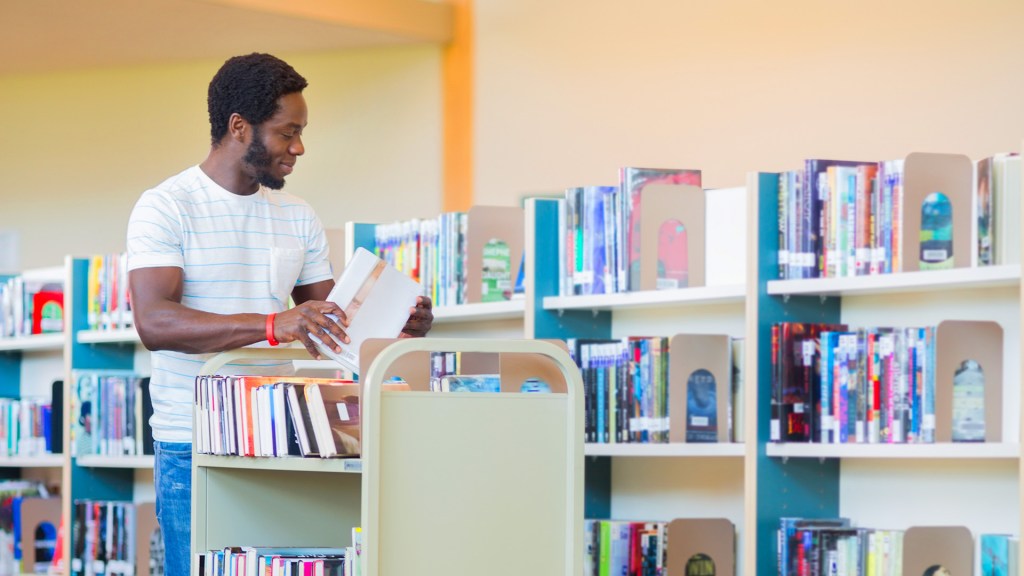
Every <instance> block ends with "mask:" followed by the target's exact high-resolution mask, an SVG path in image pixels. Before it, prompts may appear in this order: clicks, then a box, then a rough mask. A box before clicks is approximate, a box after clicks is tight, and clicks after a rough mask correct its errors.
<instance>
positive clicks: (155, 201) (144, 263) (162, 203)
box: [127, 190, 185, 270]
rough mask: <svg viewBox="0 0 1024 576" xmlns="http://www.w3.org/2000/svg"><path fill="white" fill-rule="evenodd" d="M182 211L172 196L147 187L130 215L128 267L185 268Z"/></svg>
mask: <svg viewBox="0 0 1024 576" xmlns="http://www.w3.org/2000/svg"><path fill="white" fill-rule="evenodd" d="M182 246H183V243H182V225H181V213H180V211H179V210H178V207H177V205H176V204H175V202H174V200H173V199H171V198H170V196H169V195H167V194H166V193H163V192H161V191H158V190H147V191H146V192H144V193H143V194H142V196H141V197H140V198H139V201H138V202H136V203H135V208H134V209H133V210H132V213H131V216H129V218H128V237H127V248H128V270H135V269H137V268H155V267H163V266H173V267H176V268H184V267H185V257H184V251H183V248H182Z"/></svg>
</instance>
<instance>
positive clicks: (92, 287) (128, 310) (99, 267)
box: [86, 252, 134, 330]
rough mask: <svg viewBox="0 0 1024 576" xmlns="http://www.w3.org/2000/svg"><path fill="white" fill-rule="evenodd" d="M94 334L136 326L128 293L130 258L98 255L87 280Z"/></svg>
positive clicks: (122, 255)
mask: <svg viewBox="0 0 1024 576" xmlns="http://www.w3.org/2000/svg"><path fill="white" fill-rule="evenodd" d="M86 279H87V284H86V310H87V311H88V314H87V319H88V320H87V321H88V323H89V329H90V330H120V329H125V328H130V327H132V326H133V325H134V319H133V318H132V307H131V298H130V296H129V291H128V254H127V253H126V252H121V253H119V254H94V255H92V256H90V257H89V271H88V274H87V276H86Z"/></svg>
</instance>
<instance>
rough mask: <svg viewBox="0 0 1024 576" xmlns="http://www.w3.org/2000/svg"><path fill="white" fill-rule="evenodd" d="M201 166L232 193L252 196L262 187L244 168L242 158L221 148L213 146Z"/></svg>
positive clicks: (208, 174) (212, 178) (204, 171)
mask: <svg viewBox="0 0 1024 576" xmlns="http://www.w3.org/2000/svg"><path fill="white" fill-rule="evenodd" d="M199 168H200V169H201V170H202V171H203V173H205V174H206V175H207V176H209V177H210V179H211V180H213V181H214V182H216V183H217V184H218V185H219V186H220V187H221V188H223V189H225V190H227V191H228V192H231V193H232V194H238V195H239V196H250V195H252V194H255V193H256V192H258V191H259V189H260V185H259V183H258V182H257V181H256V179H255V178H253V177H252V176H250V175H248V174H246V173H245V171H244V170H242V160H241V159H240V158H236V157H233V156H231V155H229V154H226V153H225V151H223V150H221V149H219V148H211V149H210V153H209V154H208V155H207V156H206V160H203V162H202V164H200V165H199Z"/></svg>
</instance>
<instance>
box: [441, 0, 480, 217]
mask: <svg viewBox="0 0 1024 576" xmlns="http://www.w3.org/2000/svg"><path fill="white" fill-rule="evenodd" d="M451 6H452V9H453V26H452V41H451V43H450V44H448V45H447V46H446V47H445V49H444V55H443V61H442V67H443V70H442V75H443V83H442V88H443V90H444V94H443V100H444V102H443V110H444V112H443V113H444V150H443V157H444V160H443V162H444V169H443V179H444V182H443V189H442V202H441V208H442V210H444V211H445V212H457V211H465V210H469V207H470V206H472V205H473V0H452V1H451Z"/></svg>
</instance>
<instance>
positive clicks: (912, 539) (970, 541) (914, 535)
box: [903, 526, 974, 576]
mask: <svg viewBox="0 0 1024 576" xmlns="http://www.w3.org/2000/svg"><path fill="white" fill-rule="evenodd" d="M939 568H945V569H946V570H947V571H946V572H942V571H941V570H939ZM903 573H904V574H914V575H915V576H917V575H922V576H933V575H934V576H939V575H942V574H974V537H973V536H971V531H970V530H968V529H967V528H966V527H964V526H911V527H910V528H908V529H907V531H906V532H905V533H904V534H903Z"/></svg>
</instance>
